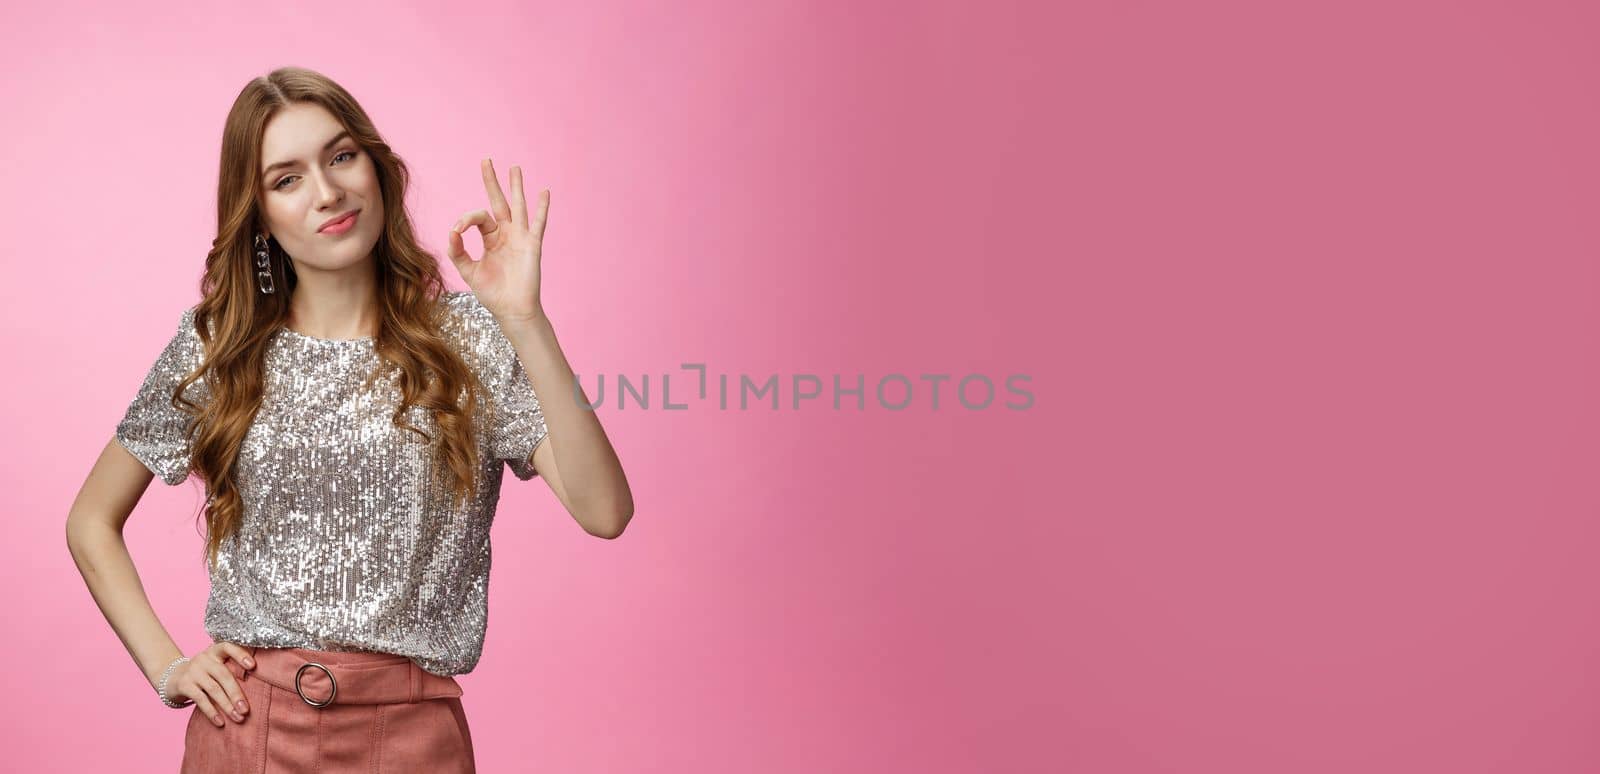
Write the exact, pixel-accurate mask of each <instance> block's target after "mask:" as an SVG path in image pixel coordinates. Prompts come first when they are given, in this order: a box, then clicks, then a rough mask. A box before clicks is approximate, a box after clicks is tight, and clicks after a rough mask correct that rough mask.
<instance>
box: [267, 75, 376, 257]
mask: <svg viewBox="0 0 1600 774" xmlns="http://www.w3.org/2000/svg"><path fill="white" fill-rule="evenodd" d="M280 162H281V163H282V164H283V165H282V166H279V164H280ZM261 164H262V173H261V180H260V184H261V190H262V195H261V198H262V201H263V202H265V209H266V212H265V218H266V228H267V229H268V232H269V235H270V236H272V237H273V238H275V239H277V241H278V244H279V245H281V246H282V247H283V250H284V252H286V253H288V254H289V257H290V258H293V259H294V268H295V271H296V272H297V273H300V274H304V273H305V272H306V271H307V270H311V271H328V272H337V271H340V270H342V269H345V268H348V267H351V266H355V265H358V264H360V263H362V262H364V261H365V260H367V258H368V256H370V255H372V250H373V247H374V246H376V245H377V243H378V236H379V235H380V234H381V233H382V231H383V194H382V192H381V191H380V190H379V188H378V175H377V170H376V168H375V167H374V166H373V164H372V159H371V158H370V157H368V156H367V153H366V151H365V150H362V148H361V146H360V145H358V144H356V142H355V140H353V139H351V137H350V136H349V135H348V134H345V132H344V126H343V125H341V124H340V123H339V121H338V119H336V118H334V117H333V114H332V113H329V112H328V111H327V109H326V108H323V107H322V106H321V105H315V104H307V103H295V104H292V105H290V106H288V107H286V108H283V109H282V110H280V111H278V113H277V114H276V115H274V116H273V117H272V118H271V120H269V121H268V122H267V128H266V134H265V135H264V137H263V138H262V147H261ZM355 211H359V214H358V215H356V219H355V223H354V224H341V225H344V226H346V227H345V228H344V230H343V231H339V230H338V229H332V230H326V231H324V230H322V227H323V225H324V224H326V223H327V222H328V221H329V220H331V219H334V218H338V217H339V216H342V215H347V214H349V213H351V212H355Z"/></svg>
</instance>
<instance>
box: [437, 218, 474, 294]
mask: <svg viewBox="0 0 1600 774" xmlns="http://www.w3.org/2000/svg"><path fill="white" fill-rule="evenodd" d="M445 257H447V258H449V259H450V262H451V263H453V264H455V266H456V272H457V273H459V274H460V275H461V278H462V279H464V280H466V281H467V284H469V285H470V284H471V283H472V276H473V275H474V274H476V273H477V271H478V262H477V261H475V260H473V259H472V256H471V255H468V254H467V246H466V245H465V244H464V243H463V242H462V239H461V232H460V231H459V230H458V229H455V228H452V229H450V236H449V238H448V246H447V247H446V248H445Z"/></svg>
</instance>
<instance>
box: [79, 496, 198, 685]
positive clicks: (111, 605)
mask: <svg viewBox="0 0 1600 774" xmlns="http://www.w3.org/2000/svg"><path fill="white" fill-rule="evenodd" d="M67 548H68V549H69V550H70V551H71V552H72V560H73V561H74V562H76V563H77V565H78V572H79V573H81V574H82V575H83V581H84V583H86V584H88V586H89V593H90V594H93V595H94V601H95V604H98V605H99V606H100V612H101V614H103V615H104V616H105V617H106V621H107V622H108V623H110V624H111V628H112V629H114V630H116V632H117V637H119V638H121V640H122V646H123V647H124V648H127V649H128V654H129V655H131V656H133V660H134V663H136V664H138V665H139V669H140V671H142V672H144V676H145V679H146V680H148V681H149V682H150V685H151V687H154V686H155V684H156V681H157V680H160V679H161V673H162V672H163V671H165V670H166V668H167V666H168V665H170V664H171V663H172V662H173V660H174V659H176V658H178V657H179V656H181V655H183V652H182V651H181V650H180V649H179V648H178V644H177V643H176V642H174V641H173V639H172V635H170V634H168V633H167V630H166V628H165V627H163V626H162V625H161V621H160V619H158V618H157V617H156V612H155V610H154V609H153V608H152V607H151V606H150V600H149V598H148V597H146V596H145V593H144V584H142V583H140V582H139V572H138V571H137V570H136V569H134V566H133V557H132V556H131V555H130V554H129V553H128V546H127V543H126V542H124V541H123V539H122V532H121V531H119V530H117V529H116V528H114V527H112V526H110V525H109V524H106V523H104V522H103V521H95V520H93V519H75V518H72V517H70V516H69V517H68V519H67Z"/></svg>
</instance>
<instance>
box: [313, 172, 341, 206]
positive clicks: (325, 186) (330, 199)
mask: <svg viewBox="0 0 1600 774" xmlns="http://www.w3.org/2000/svg"><path fill="white" fill-rule="evenodd" d="M312 177H313V178H314V179H315V180H316V186H317V206H319V207H322V208H324V209H331V208H333V207H334V205H337V204H338V203H339V202H340V201H341V200H343V199H344V190H343V189H341V188H339V186H338V185H337V184H336V183H334V182H333V178H332V177H330V176H329V175H328V174H326V173H322V172H319V173H317V174H315V175H312Z"/></svg>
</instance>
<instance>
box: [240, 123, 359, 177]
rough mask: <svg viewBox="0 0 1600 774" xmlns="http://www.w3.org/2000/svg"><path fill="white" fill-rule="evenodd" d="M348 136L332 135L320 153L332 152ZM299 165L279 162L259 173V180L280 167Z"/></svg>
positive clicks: (345, 134) (342, 133)
mask: <svg viewBox="0 0 1600 774" xmlns="http://www.w3.org/2000/svg"><path fill="white" fill-rule="evenodd" d="M349 136H350V132H348V131H343V132H340V133H338V134H337V135H334V138H333V139H331V140H329V141H328V142H327V144H326V145H323V146H322V152H323V153H327V152H328V151H330V150H333V146H335V145H338V144H339V141H340V140H343V139H345V138H347V137H349ZM299 163H300V162H298V161H280V162H278V163H276V164H273V165H271V166H269V167H267V168H266V169H264V170H262V171H261V178H262V179H263V180H265V179H266V178H267V177H268V176H269V175H271V174H272V171H273V170H275V169H279V168H281V167H292V166H294V165H296V164H299Z"/></svg>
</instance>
